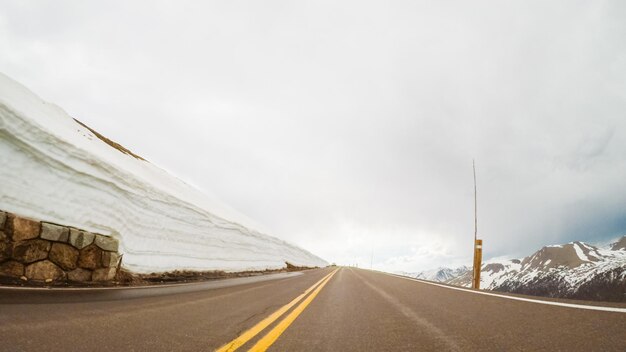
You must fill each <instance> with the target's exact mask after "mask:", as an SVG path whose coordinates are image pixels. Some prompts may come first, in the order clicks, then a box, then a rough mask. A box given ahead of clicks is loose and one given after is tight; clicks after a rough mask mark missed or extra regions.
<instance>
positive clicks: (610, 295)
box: [404, 236, 626, 302]
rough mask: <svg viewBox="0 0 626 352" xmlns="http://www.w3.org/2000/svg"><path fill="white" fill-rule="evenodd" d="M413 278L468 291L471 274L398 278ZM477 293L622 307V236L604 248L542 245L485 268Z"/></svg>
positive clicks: (625, 273)
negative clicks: (505, 294)
mask: <svg viewBox="0 0 626 352" xmlns="http://www.w3.org/2000/svg"><path fill="white" fill-rule="evenodd" d="M404 275H407V276H411V277H415V278H418V279H424V280H430V281H437V282H443V283H447V284H451V285H457V286H465V287H470V286H471V280H472V269H471V267H467V266H462V267H458V268H445V267H444V268H438V269H435V270H430V271H424V272H419V273H404ZM480 281H481V288H482V289H486V290H492V291H500V292H511V293H521V294H527V295H535V296H544V297H555V298H557V297H558V298H572V299H586V300H599V301H614V302H626V236H623V237H622V238H621V239H619V240H618V241H617V242H615V243H612V244H610V245H609V246H605V247H596V246H593V245H590V244H587V243H584V242H578V241H576V242H571V243H567V244H563V245H552V246H545V247H543V248H541V249H540V250H538V251H537V252H535V253H533V254H532V255H530V256H528V257H525V258H523V259H512V260H507V261H501V262H489V263H485V264H483V266H482V269H481V280H480Z"/></svg>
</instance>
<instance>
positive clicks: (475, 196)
mask: <svg viewBox="0 0 626 352" xmlns="http://www.w3.org/2000/svg"><path fill="white" fill-rule="evenodd" d="M472 169H473V170H474V242H476V239H478V202H477V201H476V198H477V195H476V163H475V162H474V159H472Z"/></svg>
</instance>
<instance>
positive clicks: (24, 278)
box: [20, 276, 28, 281]
mask: <svg viewBox="0 0 626 352" xmlns="http://www.w3.org/2000/svg"><path fill="white" fill-rule="evenodd" d="M20 280H22V281H28V278H27V277H26V276H20Z"/></svg>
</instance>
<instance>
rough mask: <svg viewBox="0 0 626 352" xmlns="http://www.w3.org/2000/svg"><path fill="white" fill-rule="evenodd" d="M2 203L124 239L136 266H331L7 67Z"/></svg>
mask: <svg viewBox="0 0 626 352" xmlns="http://www.w3.org/2000/svg"><path fill="white" fill-rule="evenodd" d="M0 165H2V167H0V184H1V185H2V186H1V187H0V210H5V211H10V212H15V213H18V214H23V215H25V216H30V217H33V218H36V219H42V220H45V221H50V222H56V223H60V224H65V225H68V226H75V227H78V228H83V229H85V230H88V231H94V232H99V233H102V234H106V235H110V236H113V237H116V238H117V239H118V240H119V241H120V251H121V252H122V253H123V255H124V257H123V258H124V259H123V265H124V267H126V268H128V269H130V270H133V271H136V272H143V273H148V272H159V271H168V270H176V269H190V270H225V271H242V270H263V269H277V268H282V267H284V266H285V262H289V263H291V264H293V265H296V266H309V267H313V266H325V265H327V263H326V262H325V261H324V260H322V259H320V258H318V257H317V256H315V255H313V254H311V253H309V252H307V251H305V250H303V249H301V248H298V247H296V246H294V245H291V244H289V243H287V242H285V241H283V240H280V239H278V238H275V237H271V236H268V235H265V234H263V233H260V232H259V231H258V227H257V226H256V225H255V224H253V223H252V221H250V220H249V219H247V218H245V217H244V216H242V215H240V214H238V213H237V212H235V211H234V210H232V209H231V208H229V207H227V206H226V205H224V204H223V203H221V202H220V201H219V200H217V199H215V198H214V197H211V196H209V195H205V194H202V193H200V192H199V191H198V190H196V189H194V188H192V187H190V186H189V185H187V184H185V183H184V182H182V181H180V180H178V179H177V178H175V177H173V176H171V175H170V174H168V173H167V172H165V171H164V170H162V169H160V168H158V167H155V166H154V165H152V164H150V163H149V162H147V161H145V160H143V159H142V158H140V157H138V156H137V155H134V154H133V153H132V152H130V151H129V150H127V149H125V148H124V147H122V146H120V145H119V144H116V143H115V142H112V141H110V140H108V139H106V138H104V137H103V136H101V135H99V134H98V133H97V132H95V131H93V130H91V129H90V128H88V127H87V126H85V125H83V124H81V123H79V122H78V121H76V120H74V119H73V118H71V117H70V116H68V115H67V113H65V112H64V111H63V110H62V109H61V108H59V107H57V106H55V105H53V104H50V103H46V102H44V101H43V100H41V99H40V98H39V97H37V96H36V95H34V94H33V93H32V92H30V91H29V90H28V89H26V88H25V87H23V86H22V85H20V84H19V83H17V82H15V81H13V80H11V79H10V78H8V77H7V76H5V75H3V74H1V73H0Z"/></svg>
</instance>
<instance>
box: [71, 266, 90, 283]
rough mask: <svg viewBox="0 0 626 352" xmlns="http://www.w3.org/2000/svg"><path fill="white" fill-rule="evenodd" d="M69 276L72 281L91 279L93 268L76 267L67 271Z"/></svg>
mask: <svg viewBox="0 0 626 352" xmlns="http://www.w3.org/2000/svg"><path fill="white" fill-rule="evenodd" d="M67 278H68V279H69V280H71V281H78V282H86V281H91V270H86V269H81V268H76V269H74V270H72V271H70V272H69V273H67Z"/></svg>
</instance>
